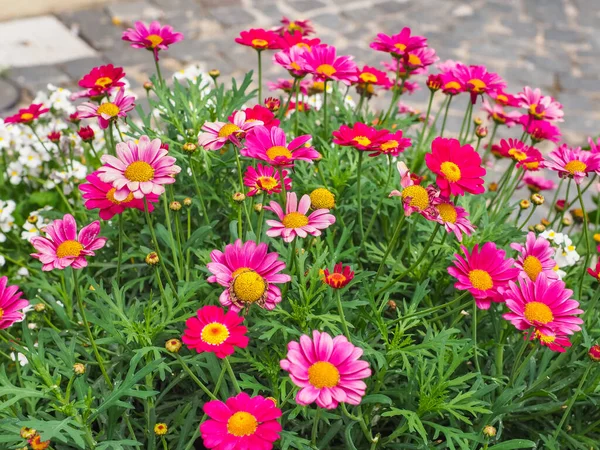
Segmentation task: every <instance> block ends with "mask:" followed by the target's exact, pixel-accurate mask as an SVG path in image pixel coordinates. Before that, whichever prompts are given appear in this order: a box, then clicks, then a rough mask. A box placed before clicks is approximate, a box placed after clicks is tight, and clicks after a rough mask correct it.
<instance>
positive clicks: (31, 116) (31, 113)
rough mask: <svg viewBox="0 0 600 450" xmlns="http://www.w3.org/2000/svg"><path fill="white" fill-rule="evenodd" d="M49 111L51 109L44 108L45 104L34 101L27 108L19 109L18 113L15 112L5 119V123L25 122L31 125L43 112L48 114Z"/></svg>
mask: <svg viewBox="0 0 600 450" xmlns="http://www.w3.org/2000/svg"><path fill="white" fill-rule="evenodd" d="M48 111H50V109H49V108H44V105H43V104H41V103H33V104H31V105H29V106H28V107H27V108H21V109H19V112H18V113H17V114H14V115H12V116H10V117H7V118H6V119H4V123H24V124H26V125H29V124H31V122H33V121H34V120H36V119H39V117H40V116H41V115H42V114H46V113H47V112H48Z"/></svg>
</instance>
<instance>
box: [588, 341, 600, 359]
mask: <svg viewBox="0 0 600 450" xmlns="http://www.w3.org/2000/svg"><path fill="white" fill-rule="evenodd" d="M588 356H589V357H590V359H591V360H592V361H596V362H600V345H598V344H596V345H593V346H592V347H591V348H590V350H589V351H588Z"/></svg>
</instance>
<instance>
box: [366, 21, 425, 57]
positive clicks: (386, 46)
mask: <svg viewBox="0 0 600 450" xmlns="http://www.w3.org/2000/svg"><path fill="white" fill-rule="evenodd" d="M426 45H427V38H425V37H423V36H411V30H410V28H408V27H404V28H402V31H400V33H398V34H393V35H391V36H389V35H387V34H384V33H379V34H378V35H377V38H376V39H375V41H374V42H371V44H370V45H369V46H370V47H371V48H372V49H374V50H377V51H380V52H386V53H391V54H392V56H394V57H396V58H398V57H400V56H402V55H404V53H405V52H410V51H413V50H416V49H418V48H421V47H425V46H426Z"/></svg>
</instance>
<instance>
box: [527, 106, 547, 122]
mask: <svg viewBox="0 0 600 450" xmlns="http://www.w3.org/2000/svg"><path fill="white" fill-rule="evenodd" d="M537 107H538V105H537V104H536V103H534V104H533V105H529V114H531V115H532V116H534V117H535V118H536V119H541V118H542V117H544V116H545V115H546V111H542V112H538V110H537Z"/></svg>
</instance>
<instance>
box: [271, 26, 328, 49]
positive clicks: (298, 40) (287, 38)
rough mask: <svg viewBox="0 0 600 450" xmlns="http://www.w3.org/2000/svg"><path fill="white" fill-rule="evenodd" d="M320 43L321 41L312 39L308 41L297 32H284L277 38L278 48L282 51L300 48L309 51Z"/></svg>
mask: <svg viewBox="0 0 600 450" xmlns="http://www.w3.org/2000/svg"><path fill="white" fill-rule="evenodd" d="M320 43H321V39H319V38H314V39H310V38H307V37H305V36H303V35H302V33H301V32H300V31H298V30H296V31H294V32H291V31H286V32H284V33H283V34H282V35H281V37H280V38H279V46H280V47H281V48H282V49H284V50H285V49H288V48H291V47H300V48H305V49H310V48H312V47H314V46H315V45H319V44H320Z"/></svg>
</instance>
